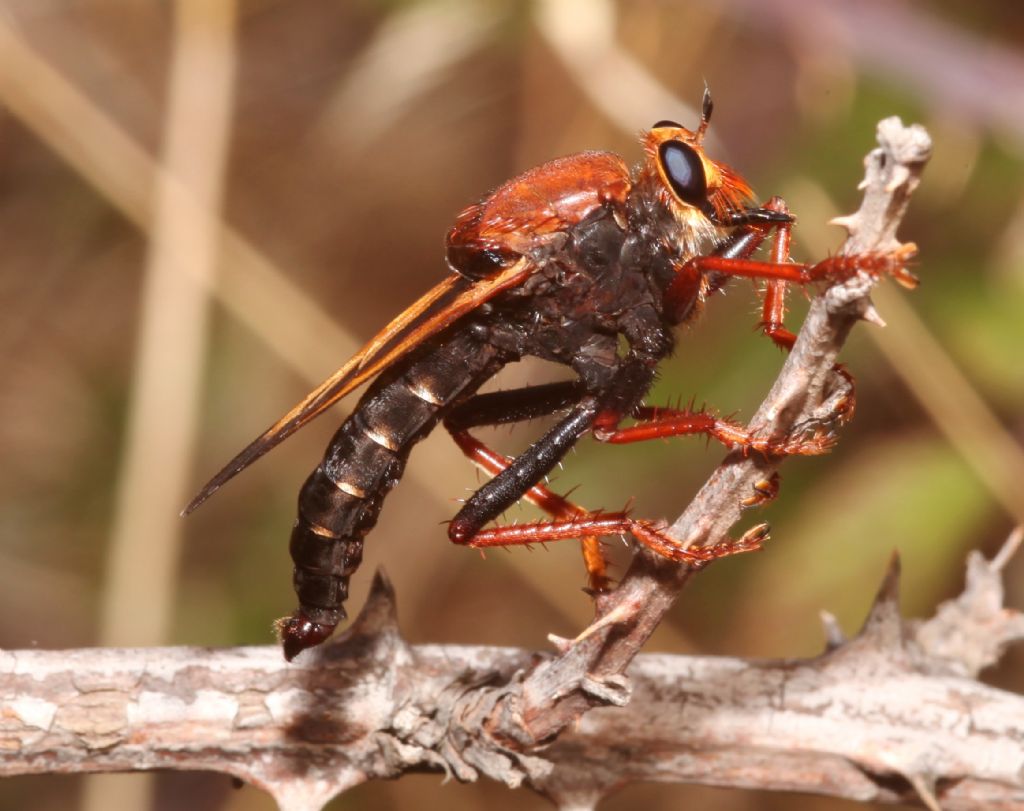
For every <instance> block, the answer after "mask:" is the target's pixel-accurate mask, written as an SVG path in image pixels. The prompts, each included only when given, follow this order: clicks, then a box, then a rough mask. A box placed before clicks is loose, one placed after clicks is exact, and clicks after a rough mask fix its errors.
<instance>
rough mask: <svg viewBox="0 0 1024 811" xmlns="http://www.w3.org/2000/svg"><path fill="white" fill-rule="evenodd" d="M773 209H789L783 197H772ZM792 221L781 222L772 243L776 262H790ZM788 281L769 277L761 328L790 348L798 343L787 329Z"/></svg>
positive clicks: (783, 347)
mask: <svg viewBox="0 0 1024 811" xmlns="http://www.w3.org/2000/svg"><path fill="white" fill-rule="evenodd" d="M771 203H773V204H774V206H773V210H774V211H778V212H780V213H782V214H788V213H789V209H788V208H787V207H786V204H785V202H783V200H782V199H781V198H778V197H776V198H772V200H771ZM792 238H793V234H792V223H788V222H787V223H779V225H778V226H777V227H776V230H775V240H774V243H773V245H772V261H773V262H775V263H776V264H785V263H787V262H789V246H790V243H791V242H792ZM785 319H786V282H784V281H781V280H779V279H769V280H768V281H767V282H765V285H764V303H763V305H762V308H761V323H760V324H759V326H760V327H761V330H762V331H763V332H764V334H765V335H767V336H768V337H769V338H771V340H772V342H773V343H774V344H775V345H776V346H777V347H779V348H780V349H785V350H787V351H788V350H790V349H792V348H793V344H794V343H796V335H795V334H794V333H792V332H790V331H789V330H788V329H786V324H785Z"/></svg>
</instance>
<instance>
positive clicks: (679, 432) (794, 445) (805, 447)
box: [594, 406, 834, 456]
mask: <svg viewBox="0 0 1024 811" xmlns="http://www.w3.org/2000/svg"><path fill="white" fill-rule="evenodd" d="M632 416H634V417H636V419H637V421H638V422H637V424H636V425H631V426H628V427H626V428H620V427H619V420H620V419H621V417H619V416H618V415H616V414H612V413H607V414H602V415H600V417H598V419H597V420H596V421H595V423H594V437H595V438H596V439H598V440H599V441H601V442H608V443H610V444H612V445H625V444H629V443H631V442H644V441H646V440H649V439H663V438H666V437H673V436H685V435H687V434H704V435H706V436H709V437H711V438H712V439H716V440H718V441H719V442H721V443H722V444H723V445H725V447H726V448H729V449H730V450H731V449H733V448H741V449H743V450H744V451H757V452H758V453H763V454H765V455H766V456H794V455H800V456H816V455H818V454H822V453H826V452H828V451H829V450H830V449H831V448H832V445H833V444H834V440H833V438H832V437H831V436H830V435H828V434H821V435H816V436H812V437H808V438H802V437H800V436H790V437H782V438H779V439H772V438H769V437H761V436H756V435H754V434H752V433H751V432H750V431H748V430H747V429H746V428H744V427H743V426H742V425H739V424H738V423H735V422H732V421H730V420H724V419H721V418H719V417H715V416H713V415H712V414H709V413H708V412H707V411H704V410H703V409H699V410H694V409H676V408H657V407H651V406H641V407H639V408H637V409H635V410H634V411H633V414H632Z"/></svg>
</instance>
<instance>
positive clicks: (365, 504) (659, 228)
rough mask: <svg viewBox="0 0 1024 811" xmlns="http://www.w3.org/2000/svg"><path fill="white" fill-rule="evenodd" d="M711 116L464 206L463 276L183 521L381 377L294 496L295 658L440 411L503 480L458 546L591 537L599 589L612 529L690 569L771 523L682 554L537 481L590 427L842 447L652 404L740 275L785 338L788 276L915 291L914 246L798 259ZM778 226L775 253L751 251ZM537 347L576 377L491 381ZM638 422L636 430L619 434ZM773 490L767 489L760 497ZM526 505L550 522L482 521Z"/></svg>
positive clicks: (404, 320) (707, 108) (780, 219)
mask: <svg viewBox="0 0 1024 811" xmlns="http://www.w3.org/2000/svg"><path fill="white" fill-rule="evenodd" d="M711 111H712V104H711V97H710V95H709V94H708V93H707V92H705V95H704V100H703V106H702V115H701V120H700V124H699V126H698V128H697V129H696V130H695V131H690V130H688V129H686V128H685V127H683V126H681V125H680V124H677V123H675V122H673V121H659V122H658V123H657V124H655V125H654V127H652V128H651V129H650V130H649V131H646V132H644V133H643V134H642V137H641V143H642V145H643V150H644V157H643V159H642V160H641V161H640V163H639V164H638V165H637V166H636V167H635V168H634V169H633V170H632V171H630V170H629V168H628V167H627V166H626V164H625V162H624V161H623V160H622V158H620V157H619V156H618V155H615V154H611V153H608V152H582V153H580V154H577V155H571V156H569V157H565V158H559V159H557V160H553V161H551V162H549V163H545V164H542V165H540V166H538V167H536V168H534V169H531V170H529V171H528V172H526V173H524V174H522V175H520V176H519V177H517V178H515V179H513V180H510V181H509V182H507V183H505V184H504V185H503V186H501V187H500V188H498V189H497V190H496V191H495V192H493V193H492V194H491V195H490V196H488V197H486V198H484V199H483V200H482V201H480V202H479V203H476V204H475V205H472V206H470V207H469V208H467V209H466V210H465V211H463V212H462V213H461V214H459V216H458V218H457V219H456V221H455V224H454V226H453V227H452V228H451V230H450V231H449V232H448V236H447V243H446V244H447V263H448V266H449V269H450V271H451V272H450V273H449V275H448V276H447V277H446V278H445V280H444V281H442V282H441V283H440V284H439V285H437V286H436V287H435V288H433V289H432V290H431V291H430V292H428V293H427V294H426V295H424V296H423V297H422V298H420V299H419V300H418V301H417V302H415V303H414V304H413V305H412V306H411V307H409V308H408V309H407V310H405V312H403V313H401V314H400V315H399V316H398V317H397V318H395V319H394V320H393V321H392V322H391V323H390V324H388V325H387V326H386V327H385V328H384V329H383V330H382V331H381V332H380V333H379V334H378V335H377V336H376V337H374V338H373V339H372V340H371V341H370V342H369V343H368V344H367V345H366V346H364V347H363V348H362V349H361V350H360V351H359V352H358V353H357V354H356V355H355V356H354V357H353V358H351V359H350V360H349V361H348V362H347V363H346V364H345V365H344V366H342V367H341V368H340V369H338V371H337V372H335V373H334V374H333V375H331V377H329V378H328V379H327V380H325V381H324V382H323V383H322V384H321V385H320V386H318V387H317V388H316V389H314V390H313V391H312V392H311V393H310V394H309V395H308V396H307V397H306V398H305V399H304V400H303V401H302V402H300V403H299V404H298V405H296V406H295V407H294V408H293V409H292V410H291V411H289V412H288V413H287V414H285V415H284V416H283V417H282V418H281V419H280V420H278V421H277V422H276V423H274V424H273V425H272V426H270V428H268V429H267V430H266V431H265V432H264V433H263V434H262V435H261V436H260V437H258V438H257V439H256V440H255V441H254V442H253V443H252V444H250V445H249V446H248V447H247V448H245V449H244V450H243V451H242V452H241V453H239V454H238V455H237V456H236V457H235V458H234V459H232V460H231V461H230V462H229V463H228V464H227V466H225V467H224V469H223V470H221V471H220V472H219V473H218V474H217V475H216V476H214V477H213V479H211V480H210V482H209V483H208V484H207V485H206V486H205V487H204V488H203V489H202V490H201V491H200V493H199V494H198V495H197V496H196V497H195V499H193V501H192V502H191V503H190V504H189V505H188V507H187V508H186V509H185V512H186V513H188V512H191V511H192V510H194V509H195V508H196V507H198V506H199V505H200V504H201V503H202V502H203V501H205V500H206V499H207V498H208V497H209V496H210V495H211V494H212V493H213V492H214V491H216V490H217V489H218V488H219V487H221V485H223V484H224V483H225V482H226V481H228V480H229V479H230V478H232V477H233V476H234V475H235V474H237V473H238V472H240V471H241V470H243V469H244V468H246V467H247V466H248V465H250V464H252V463H253V462H254V461H255V460H256V459H258V458H259V457H260V456H262V455H263V454H264V453H266V452H267V451H269V450H270V449H271V448H273V447H274V446H275V445H277V444H278V443H279V442H281V441H282V440H284V439H285V438H287V437H288V436H290V435H291V434H292V433H294V432H295V431H296V430H298V429H299V428H301V427H302V426H303V425H305V424H306V423H308V422H309V421H310V420H312V419H313V418H314V417H316V416H318V415H319V414H321V413H323V412H324V411H325V410H326V409H327V408H328V407H329V406H331V405H332V404H333V403H335V402H336V401H337V400H339V399H340V398H341V397H344V396H345V395H346V394H348V393H349V392H351V391H352V390H353V389H355V388H356V387H357V386H359V385H361V384H362V383H365V382H368V381H372V383H371V385H370V387H369V388H368V390H367V391H366V393H365V394H364V395H363V397H362V399H361V400H360V401H359V404H358V406H357V407H356V409H355V411H354V412H353V413H352V415H351V416H350V417H349V418H348V419H347V420H346V421H345V422H344V424H343V425H342V426H341V428H340V429H339V430H338V432H337V433H336V434H335V435H334V438H333V439H332V440H331V443H330V445H329V446H328V448H327V451H326V453H325V454H324V458H323V460H322V461H321V463H320V464H319V466H318V467H317V468H316V470H314V471H313V473H312V475H310V477H309V478H308V479H307V480H306V483H305V484H304V485H303V487H302V490H301V491H300V493H299V500H298V502H299V503H298V518H297V520H296V522H295V525H294V528H293V529H292V534H291V544H290V549H291V555H292V559H293V560H294V562H295V568H294V586H295V591H296V593H297V595H298V598H299V608H298V609H297V610H296V611H295V612H294V613H293V614H292V615H291V616H289V617H286V618H284V619H283V620H280V621H279V623H278V631H279V633H280V636H281V639H282V642H283V645H284V654H285V656H286V657H287V658H288V659H289V660H290V659H292V658H293V657H294V656H296V655H297V654H298V653H299V652H300V651H302V650H304V649H306V648H308V647H311V646H313V645H317V644H319V643H320V642H323V641H324V640H325V639H327V637H329V636H330V635H331V633H332V632H333V631H334V628H335V626H336V625H337V624H338V623H339V622H340V621H341V620H342V619H343V618H344V617H345V612H344V609H343V607H342V604H343V602H344V600H345V599H346V597H347V593H348V582H349V578H350V577H351V575H352V574H353V573H354V572H355V571H356V569H357V568H358V566H359V563H360V561H361V558H362V552H363V538H364V537H365V536H366V534H367V532H369V531H370V529H371V528H372V527H373V526H374V524H375V523H376V522H377V517H378V515H379V514H380V510H381V505H382V502H383V500H384V497H385V495H387V493H388V492H389V491H390V490H391V488H392V487H394V485H395V484H396V483H397V482H398V480H399V478H400V477H401V475H402V471H403V469H404V467H405V463H406V460H407V458H408V456H409V453H410V451H411V450H412V447H413V445H415V444H416V443H417V442H418V441H419V440H421V439H423V438H424V437H425V436H426V435H427V434H428V433H430V431H431V430H433V429H434V427H435V426H436V425H437V424H438V422H442V421H443V423H444V425H445V427H446V428H447V430H448V431H449V432H450V433H451V434H452V436H453V437H454V439H455V441H456V443H457V444H458V445H459V447H460V448H461V449H462V450H463V452H464V453H465V454H466V455H467V456H469V457H470V458H471V459H472V460H473V461H474V462H475V463H477V464H478V465H479V466H480V467H482V468H483V469H485V470H486V471H487V472H488V473H490V474H491V475H492V476H493V478H492V479H491V480H490V481H489V482H488V483H487V484H485V485H484V486H483V487H481V488H480V489H479V490H478V491H476V493H474V494H473V495H472V496H471V497H470V498H469V499H468V500H467V501H466V502H465V503H464V504H463V506H462V508H461V509H460V510H459V511H458V513H457V514H456V515H455V517H454V518H453V519H452V521H451V522H450V524H449V525H448V536H449V538H450V539H451V540H452V541H454V542H455V543H458V544H465V545H468V546H472V547H488V546H501V545H510V544H525V543H532V542H541V541H551V540H559V539H565V538H577V539H580V540H581V541H582V542H583V552H584V561H585V563H586V566H587V570H588V574H589V579H590V586H591V588H592V589H594V590H597V591H600V590H604V589H606V588H607V587H608V580H607V577H606V574H605V561H604V557H603V555H602V553H601V547H600V544H599V541H598V538H599V536H601V535H607V534H618V533H629V534H631V535H632V536H633V537H634V538H635V539H636V540H637V541H638V542H639V543H641V544H643V545H646V546H648V547H649V548H651V549H653V550H655V551H656V552H658V553H660V554H661V555H664V556H666V557H668V558H670V559H672V560H676V561H680V562H685V563H690V564H700V563H703V562H706V561H708V560H711V559H713V558H716V557H720V556H723V555H728V554H733V553H735V552H740V551H745V550H747V549H753V548H756V547H757V546H758V545H759V544H760V542H761V541H762V540H764V538H765V537H766V535H765V531H764V528H763V526H762V527H758V528H755V530H754V531H752V532H748V533H747V534H746V535H744V536H743V538H741V539H740V540H738V541H726V542H723V543H720V544H718V545H717V546H713V547H707V548H700V549H697V548H690V549H685V548H683V546H682V545H681V544H680V543H679V542H678V541H677V540H676V539H674V538H672V537H671V536H670V535H668V534H667V532H666V531H665V526H666V525H665V524H664V522H655V521H647V520H642V519H636V518H632V517H630V516H628V515H627V514H626V513H624V512H619V513H604V512H588V511H587V510H585V509H583V508H581V507H579V506H577V505H575V504H573V503H571V502H569V501H568V500H566V499H565V498H563V497H561V496H559V495H557V494H555V493H553V492H551V491H550V490H548V489H547V488H546V487H545V486H543V485H542V484H540V482H541V481H542V480H543V479H544V477H545V476H546V475H547V474H548V473H549V472H550V471H551V470H552V468H554V466H555V465H556V464H558V463H559V461H560V460H561V459H562V457H563V456H565V454H566V453H567V452H568V451H569V449H570V448H572V446H573V445H574V444H575V443H576V442H577V441H578V440H579V439H580V438H581V437H582V436H583V435H584V434H586V433H588V432H590V433H591V434H592V435H593V436H594V437H595V438H597V439H598V440H600V441H603V442H611V443H625V442H634V441H640V440H645V439H650V438H654V437H666V436H676V435H682V434H695V433H700V434H705V435H707V436H710V437H713V438H715V439H717V440H719V441H721V442H722V443H724V444H725V445H726V446H727V447H730V448H735V447H740V448H743V449H745V450H747V451H756V452H760V453H765V454H772V455H785V454H794V453H801V454H814V453H821V452H824V451H825V450H827V449H828V447H829V445H830V442H831V439H830V436H829V435H828V432H827V431H822V430H818V431H816V432H814V433H813V434H812V435H809V436H808V435H807V434H806V432H804V433H803V434H801V435H799V436H793V437H784V438H777V439H765V438H759V437H755V436H752V435H751V434H750V433H749V432H748V431H746V429H744V428H743V427H742V426H740V425H737V424H734V423H732V422H729V421H727V420H723V419H718V418H716V417H714V416H713V415H711V414H709V413H707V412H705V411H703V410H700V411H694V410H687V409H653V408H648V407H646V406H643V405H642V401H643V398H644V396H645V395H646V393H647V391H648V389H649V388H650V386H651V384H652V382H653V380H654V376H655V370H656V368H657V366H658V363H659V362H660V361H661V360H662V359H663V358H665V357H666V356H667V355H669V354H670V353H671V352H672V350H673V346H674V343H675V340H674V337H673V329H674V327H676V326H677V325H679V324H683V323H686V322H688V321H691V320H693V319H694V318H696V317H697V316H698V315H699V314H700V312H701V310H702V309H703V308H704V305H705V302H706V301H707V300H708V298H709V297H710V296H711V295H712V294H713V293H714V292H715V291H717V290H719V289H720V288H721V287H722V286H723V285H724V284H725V283H726V282H727V281H728V279H729V278H730V277H734V276H740V277H748V278H753V279H759V280H763V282H764V288H763V293H762V295H763V299H764V302H763V312H762V320H761V328H762V329H763V331H764V332H765V333H766V334H767V335H768V336H769V337H770V338H771V339H772V340H774V341H775V342H776V343H777V344H778V345H780V346H782V347H786V348H788V347H790V346H791V345H792V343H793V340H794V336H793V334H792V333H791V332H789V331H787V330H786V328H785V327H784V325H783V321H782V315H783V311H784V296H785V286H786V284H787V283H790V282H792V283H798V284H806V283H809V282H813V281H816V280H838V279H842V278H846V277H849V276H850V275H852V274H854V273H856V272H858V271H861V270H864V271H867V272H869V273H872V274H875V275H878V274H882V273H887V274H890V275H892V276H894V277H895V278H896V279H897V280H899V281H902V282H903V283H905V284H907V285H912V284H913V283H914V277H913V276H911V274H910V273H909V272H908V271H907V270H906V269H905V268H904V266H903V265H904V262H905V260H906V259H907V258H908V256H909V253H908V252H907V251H902V252H896V253H892V254H861V255H856V256H845V257H832V258H830V259H827V260H825V261H823V262H820V263H818V264H816V265H804V264H797V263H791V262H790V261H789V238H790V229H791V225H792V222H793V218H792V217H791V216H790V215H789V213H788V212H787V210H786V207H785V204H784V203H783V202H782V201H781V200H780V199H778V198H773V199H772V200H770V201H768V203H766V204H765V205H763V206H759V205H757V204H755V203H754V201H753V193H752V191H751V189H750V187H749V186H748V185H747V183H746V182H745V181H744V180H743V178H742V177H740V175H739V174H737V173H736V172H735V171H734V170H733V169H731V168H730V167H728V166H726V165H725V164H724V163H720V162H718V161H715V160H712V159H711V158H709V157H707V156H706V155H705V153H704V149H703V146H702V143H703V139H704V135H705V132H706V130H707V127H708V122H709V120H710V118H711ZM769 238H771V239H772V244H773V246H774V253H773V257H772V261H757V260H754V259H752V258H751V257H752V256H753V254H754V252H755V251H756V250H757V249H758V247H759V246H761V244H762V243H763V242H764V241H765V240H766V239H769ZM622 347H625V349H623V348H622ZM527 355H532V356H534V357H539V358H543V359H545V360H549V361H555V362H557V363H561V364H564V365H566V366H568V367H569V368H570V369H572V371H573V372H574V373H575V375H576V379H575V380H572V381H567V382H560V383H551V384H547V385H540V386H530V387H527V388H523V389H518V390H512V391H500V392H494V393H489V394H477V393H476V391H477V389H478V388H479V387H480V386H481V385H482V384H483V383H484V382H485V381H487V380H488V379H489V378H491V377H492V376H493V375H494V374H495V373H496V372H497V371H498V370H499V369H501V368H502V367H503V366H504V365H505V364H507V363H511V362H513V361H517V360H519V359H520V358H522V357H524V356H527ZM848 409H849V403H848V404H847V411H848ZM551 414H560V415H561V416H560V418H559V419H558V420H557V422H556V423H555V425H554V427H552V428H551V429H550V430H548V431H547V433H545V434H544V435H543V436H542V437H541V438H540V439H538V440H537V441H536V442H535V443H534V444H533V445H532V446H531V447H530V448H529V449H528V450H527V451H526V452H524V453H522V454H521V455H520V456H518V457H517V458H515V459H513V460H510V459H507V458H505V457H503V456H501V455H500V454H497V453H495V452H493V451H491V450H490V449H489V448H487V447H486V446H485V445H483V444H482V443H481V442H480V441H479V440H477V439H476V438H475V437H474V436H472V435H471V434H470V432H469V431H470V429H471V428H474V427H477V426H482V425H498V424H507V423H512V422H517V421H521V420H527V419H532V418H535V417H539V416H544V415H551ZM839 416H842V415H839ZM627 418H628V419H632V420H635V424H633V425H630V426H625V427H624V426H622V425H621V423H622V422H623V420H625V419H627ZM770 495H772V493H764V494H761V495H760V496H758V495H757V494H755V496H754V497H753V498H752V503H753V502H756V501H757V500H758V498H759V497H762V498H765V499H766V498H768V497H770ZM521 498H526V499H527V500H529V501H531V502H533V503H535V504H537V505H538V506H539V507H541V508H542V509H543V510H544V511H546V512H547V513H548V514H549V515H550V516H551V520H550V521H543V522H537V523H529V524H518V525H514V526H503V527H502V526H499V527H492V528H485V527H486V525H487V524H488V523H489V522H490V521H492V520H494V519H495V518H497V517H498V516H499V515H500V514H501V513H503V512H504V511H505V510H506V509H508V508H509V507H510V506H511V505H513V504H514V503H516V502H517V501H518V500H519V499H521Z"/></svg>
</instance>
